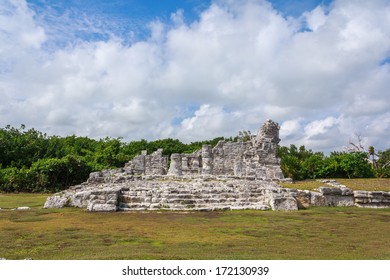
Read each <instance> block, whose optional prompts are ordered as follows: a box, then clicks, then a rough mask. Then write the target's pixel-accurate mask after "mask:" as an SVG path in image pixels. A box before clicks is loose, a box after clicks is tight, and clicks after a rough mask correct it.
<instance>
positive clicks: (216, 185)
mask: <svg viewBox="0 0 390 280" xmlns="http://www.w3.org/2000/svg"><path fill="white" fill-rule="evenodd" d="M279 141H280V139H279V125H278V124H277V123H275V122H273V121H271V120H267V121H266V123H264V125H263V126H262V127H261V128H260V129H259V131H258V133H257V135H255V136H251V137H250V139H249V141H245V142H244V141H238V142H231V141H220V142H219V143H218V144H217V145H216V146H215V147H211V146H210V145H203V147H202V149H201V150H199V151H196V152H194V153H191V154H172V155H171V158H170V164H169V167H168V162H169V161H168V158H167V157H166V156H164V155H163V151H162V150H161V149H160V150H157V151H155V152H153V153H152V154H150V155H148V154H147V153H146V151H143V152H142V153H141V154H140V155H137V156H135V157H134V158H133V160H131V161H130V162H128V163H127V164H126V165H125V166H124V168H119V169H112V170H103V171H99V172H93V173H91V174H90V176H89V179H88V180H87V182H84V183H82V184H80V185H77V186H73V187H70V188H69V189H68V190H65V191H62V192H60V193H57V194H55V195H53V196H51V197H48V199H47V201H46V203H45V205H44V208H61V207H65V206H72V207H80V208H86V209H87V210H89V211H146V210H181V211H183V210H191V211H192V210H198V211H199V210H201V211H202V210H203V211H209V210H233V209H258V210H267V209H272V210H287V211H290V210H298V209H302V208H307V207H310V206H358V207H390V192H362V191H355V192H353V191H352V190H350V189H348V188H347V187H345V186H343V185H337V184H336V185H335V183H334V182H333V183H332V182H328V181H326V182H324V183H326V184H328V185H329V184H330V185H331V187H328V186H327V187H322V188H319V191H318V192H315V191H301V190H296V189H290V188H283V187H282V186H280V185H279V184H278V182H280V181H282V180H288V179H284V177H283V174H282V171H281V169H280V160H279V159H278V158H277V156H276V148H277V144H278V143H279ZM332 184H333V185H332Z"/></svg>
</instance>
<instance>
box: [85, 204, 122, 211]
mask: <svg viewBox="0 0 390 280" xmlns="http://www.w3.org/2000/svg"><path fill="white" fill-rule="evenodd" d="M87 209H88V211H92V212H115V211H117V206H116V205H114V204H100V203H89V204H88V206H87Z"/></svg>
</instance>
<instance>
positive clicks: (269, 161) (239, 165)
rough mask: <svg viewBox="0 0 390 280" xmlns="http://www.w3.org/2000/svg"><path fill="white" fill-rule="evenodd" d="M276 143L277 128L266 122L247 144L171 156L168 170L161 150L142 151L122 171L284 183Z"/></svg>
mask: <svg viewBox="0 0 390 280" xmlns="http://www.w3.org/2000/svg"><path fill="white" fill-rule="evenodd" d="M279 141H280V139H279V125H278V124H277V123H275V122H273V121H271V120H268V121H267V122H266V123H265V124H264V125H263V126H262V127H261V128H260V129H259V131H258V133H257V135H256V136H252V138H251V140H250V141H247V142H242V141H239V142H228V141H220V142H219V143H218V144H217V145H216V146H215V147H214V148H212V147H211V145H203V147H202V149H201V150H200V151H196V152H195V153H192V154H172V155H171V161H170V162H171V163H170V167H169V168H167V166H166V164H167V162H168V160H167V158H166V157H165V156H163V155H162V150H158V151H157V152H154V153H153V154H151V155H147V154H146V151H144V152H142V154H141V155H138V156H136V157H135V158H134V159H133V160H132V161H130V162H129V163H127V164H126V166H125V168H126V169H128V171H129V172H130V173H132V174H138V175H167V174H168V175H176V176H182V175H222V176H232V177H238V178H255V179H276V180H279V179H283V173H282V171H281V169H280V163H279V159H278V158H277V157H276V147H277V144H278V143H279Z"/></svg>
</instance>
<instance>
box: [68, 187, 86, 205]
mask: <svg viewBox="0 0 390 280" xmlns="http://www.w3.org/2000/svg"><path fill="white" fill-rule="evenodd" d="M90 196H91V192H90V191H80V192H76V193H75V194H73V195H71V196H70V198H69V205H70V206H74V207H79V208H84V207H86V206H87V205H88V201H89V198H90Z"/></svg>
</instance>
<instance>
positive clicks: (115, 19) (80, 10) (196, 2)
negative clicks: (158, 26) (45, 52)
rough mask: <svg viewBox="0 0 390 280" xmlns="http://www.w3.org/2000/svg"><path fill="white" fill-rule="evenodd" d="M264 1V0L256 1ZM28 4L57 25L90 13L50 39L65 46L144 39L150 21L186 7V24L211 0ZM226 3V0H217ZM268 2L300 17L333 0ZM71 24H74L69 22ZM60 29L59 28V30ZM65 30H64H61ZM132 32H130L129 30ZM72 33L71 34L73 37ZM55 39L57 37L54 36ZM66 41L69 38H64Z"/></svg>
mask: <svg viewBox="0 0 390 280" xmlns="http://www.w3.org/2000/svg"><path fill="white" fill-rule="evenodd" d="M257 2H261V1H257ZM27 3H28V5H29V7H30V8H31V9H32V10H33V11H34V12H35V13H36V14H37V15H38V17H41V19H40V20H41V21H42V22H45V23H46V24H53V25H57V24H58V23H59V22H61V18H62V20H64V18H66V20H72V19H73V20H75V21H77V20H79V18H81V17H85V16H89V17H90V19H91V20H92V22H87V23H85V25H84V26H74V28H75V29H73V30H72V28H69V29H68V30H67V32H69V33H70V34H69V37H61V38H57V40H53V41H51V42H48V43H51V44H53V43H57V44H58V45H59V46H63V45H64V44H66V42H69V40H71V39H73V40H76V39H82V40H88V41H89V40H92V41H97V40H108V39H109V38H110V35H112V34H115V35H116V36H118V37H121V38H122V40H123V41H124V42H125V43H128V40H129V37H131V39H132V40H134V39H135V40H141V39H145V38H147V37H148V36H149V35H150V29H149V27H148V25H149V23H150V22H152V21H156V20H159V21H161V22H164V23H166V24H170V23H171V15H172V14H173V13H175V12H177V11H178V10H181V11H183V15H184V20H185V22H186V24H191V23H193V22H195V21H197V20H199V17H200V15H201V13H202V12H203V11H204V10H206V9H208V7H209V6H210V5H211V3H212V1H211V0H163V1H158V0H113V1H110V0H100V1H94V0H83V1H80V0H69V1H58V0H28V1H27ZM215 3H223V1H215ZM269 3H270V4H271V5H272V6H273V7H274V8H275V9H276V10H277V11H278V12H280V13H281V14H282V15H283V16H285V17H300V16H301V15H302V13H304V12H306V11H310V10H312V9H314V8H315V7H317V6H318V5H322V6H324V7H326V6H328V5H330V4H331V1H330V0H292V1H285V0H284V1H283V0H273V1H269ZM92 23H93V24H96V25H97V26H99V27H102V28H103V27H104V28H106V30H105V31H103V30H100V32H96V30H93V29H91V28H90V25H89V24H92ZM68 27H71V26H69V25H68ZM57 31H58V30H57ZM61 31H64V30H61ZM130 33H131V34H132V35H129V34H130ZM70 37H71V38H70ZM53 39H54V38H53ZM64 41H66V42H64Z"/></svg>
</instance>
